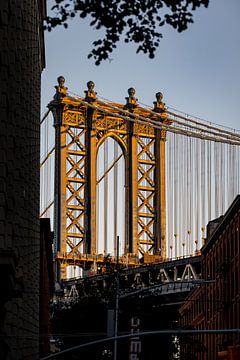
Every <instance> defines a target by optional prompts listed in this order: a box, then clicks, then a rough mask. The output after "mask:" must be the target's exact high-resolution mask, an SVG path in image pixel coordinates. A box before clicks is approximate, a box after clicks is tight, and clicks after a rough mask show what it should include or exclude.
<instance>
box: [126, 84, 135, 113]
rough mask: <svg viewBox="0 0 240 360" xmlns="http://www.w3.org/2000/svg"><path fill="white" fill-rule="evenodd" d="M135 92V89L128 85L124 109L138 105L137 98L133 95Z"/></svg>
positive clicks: (130, 108)
mask: <svg viewBox="0 0 240 360" xmlns="http://www.w3.org/2000/svg"><path fill="white" fill-rule="evenodd" d="M135 93H136V90H135V89H134V88H133V87H130V88H129V89H128V97H126V98H125V99H126V100H127V103H126V105H125V109H129V110H132V109H135V108H136V107H137V106H138V104H137V101H138V99H137V98H136V97H135Z"/></svg>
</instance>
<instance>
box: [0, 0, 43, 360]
mask: <svg viewBox="0 0 240 360" xmlns="http://www.w3.org/2000/svg"><path fill="white" fill-rule="evenodd" d="M44 16H45V0H36V1H32V0H18V1H16V0H1V2H0V277H1V279H0V283H1V290H0V359H1V360H2V359H14V360H17V359H24V360H27V359H37V358H38V356H39V275H40V235H39V234H40V221H39V145H40V136H39V133H40V125H39V123H40V79H41V71H42V69H43V67H44V42H43V32H42V19H43V17H44Z"/></svg>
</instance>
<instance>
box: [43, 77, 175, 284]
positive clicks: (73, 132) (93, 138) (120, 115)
mask: <svg viewBox="0 0 240 360" xmlns="http://www.w3.org/2000/svg"><path fill="white" fill-rule="evenodd" d="M64 82H65V79H64V78H63V77H62V76H60V77H59V78H58V85H57V86H55V88H56V94H55V96H54V99H53V101H51V102H50V104H49V108H50V110H51V111H52V113H53V116H54V126H55V196H54V204H55V214H54V218H55V219H54V232H55V242H54V246H55V255H54V256H55V260H56V264H58V265H57V266H58V271H57V272H58V280H60V279H66V278H67V272H66V268H67V266H69V265H77V266H80V267H83V268H86V264H87V265H88V266H91V265H92V264H96V263H100V262H101V261H103V256H102V255H100V254H97V241H98V239H97V224H96V217H97V198H96V188H97V177H96V166H97V153H98V149H99V147H100V145H101V144H102V143H103V142H104V141H105V140H106V138H107V137H111V138H113V139H114V140H115V141H116V142H117V143H118V145H119V146H120V147H121V150H122V152H123V155H124V161H125V209H124V210H123V213H124V217H125V242H126V243H125V253H124V254H123V256H121V258H120V261H122V262H124V261H125V260H124V259H126V258H127V259H128V264H129V265H131V264H132V265H134V264H135V265H137V262H138V261H139V257H141V258H142V259H143V261H144V262H150V261H151V259H153V258H154V257H156V256H159V257H162V258H164V257H165V256H166V194H165V141H166V131H165V130H164V129H163V130H162V129H156V128H153V127H152V126H151V124H149V125H148V124H146V123H143V122H142V121H131V120H134V119H136V116H138V117H139V118H145V119H146V120H147V119H149V118H151V119H155V120H157V121H159V125H161V123H168V124H169V120H167V118H166V114H165V113H164V109H165V107H164V103H163V102H162V94H161V93H158V94H156V98H157V100H156V101H155V102H154V109H153V111H149V110H148V109H145V108H141V107H140V106H139V105H138V104H137V99H136V98H135V90H134V89H133V88H130V89H129V90H128V97H126V104H125V105H121V104H116V103H112V102H111V103H110V102H103V101H100V100H99V99H98V98H97V96H96V92H95V91H94V83H93V82H92V81H90V82H88V84H87V86H88V90H86V91H85V94H86V96H85V97H84V98H75V97H71V96H69V95H68V93H67V88H66V87H65V85H64ZM133 115H134V117H133ZM113 241H114V242H115V246H114V248H115V249H116V248H117V246H116V239H113ZM115 259H116V253H115V256H113V261H115Z"/></svg>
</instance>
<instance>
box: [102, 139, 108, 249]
mask: <svg viewBox="0 0 240 360" xmlns="http://www.w3.org/2000/svg"><path fill="white" fill-rule="evenodd" d="M103 150H104V174H105V176H104V232H103V233H104V254H105V255H106V254H107V252H108V222H107V218H108V172H107V166H108V138H106V139H105V141H104V144H103Z"/></svg>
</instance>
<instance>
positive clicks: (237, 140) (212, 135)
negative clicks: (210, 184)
mask: <svg viewBox="0 0 240 360" xmlns="http://www.w3.org/2000/svg"><path fill="white" fill-rule="evenodd" d="M73 99H74V100H75V101H77V102H79V103H80V104H82V105H85V106H88V107H90V108H92V109H95V110H99V111H101V112H103V113H106V114H109V115H112V116H115V117H116V116H117V117H120V118H122V119H123V120H126V121H131V122H136V123H140V124H144V125H148V126H149V125H151V126H152V127H153V128H156V129H159V130H165V131H168V132H173V133H177V134H180V135H185V136H189V137H191V136H192V137H196V138H200V139H205V140H210V141H214V142H222V143H228V144H231V145H240V134H239V135H237V134H236V133H233V132H226V131H222V130H220V129H218V132H214V131H210V130H206V129H199V128H196V127H193V126H191V125H189V124H187V125H186V124H184V123H181V124H179V125H181V126H184V127H185V128H182V127H173V126H172V125H167V124H164V123H161V125H160V124H159V121H157V120H153V119H150V118H146V117H143V116H141V115H138V114H135V113H131V112H129V111H127V110H124V109H122V108H119V107H116V106H115V105H111V103H105V102H103V101H101V100H99V99H97V100H96V101H97V102H98V103H99V104H100V105H101V104H102V105H105V106H108V107H110V108H112V109H113V110H116V111H118V112H121V113H123V114H126V115H129V116H131V117H128V116H124V115H120V114H117V115H116V113H113V112H111V111H109V110H106V109H103V108H101V107H99V106H96V105H93V104H91V103H88V102H86V101H84V100H81V99H80V98H77V99H76V98H73ZM149 112H150V113H151V114H154V116H155V117H156V116H157V117H159V119H162V117H161V115H159V114H157V113H155V112H154V111H149ZM175 116H176V117H178V115H177V114H175ZM165 119H167V120H170V121H171V122H176V123H179V122H177V121H176V120H174V118H171V117H166V118H165ZM203 126H205V124H204V125H203ZM193 128H195V130H198V132H194V131H192V129H193ZM189 129H191V130H189ZM205 133H206V134H207V135H205Z"/></svg>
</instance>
